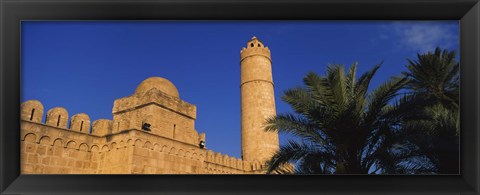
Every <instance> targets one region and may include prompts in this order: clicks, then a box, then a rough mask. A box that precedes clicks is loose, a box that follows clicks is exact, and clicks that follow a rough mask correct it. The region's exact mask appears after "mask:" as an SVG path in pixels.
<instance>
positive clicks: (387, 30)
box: [21, 21, 459, 157]
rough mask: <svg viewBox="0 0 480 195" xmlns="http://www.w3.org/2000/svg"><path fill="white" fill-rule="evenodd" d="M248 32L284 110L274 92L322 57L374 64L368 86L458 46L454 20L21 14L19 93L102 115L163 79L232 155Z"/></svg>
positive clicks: (214, 142) (321, 67)
mask: <svg viewBox="0 0 480 195" xmlns="http://www.w3.org/2000/svg"><path fill="white" fill-rule="evenodd" d="M252 36H257V37H258V38H259V39H260V40H261V41H262V42H263V43H264V44H265V45H266V46H268V47H269V48H270V50H271V52H272V61H273V63H272V68H273V79H274V83H275V95H276V97H275V99H276V100H275V101H276V106H277V113H285V112H290V111H291V109H290V108H289V107H288V105H286V104H285V103H284V102H282V101H281V99H280V97H281V95H282V93H283V91H285V90H286V89H288V88H291V87H295V86H301V85H302V78H303V76H304V75H305V74H306V73H307V72H309V71H314V72H316V73H318V74H324V72H325V70H326V67H327V65H328V64H345V65H346V66H350V65H351V64H352V63H354V62H358V63H359V69H358V73H357V75H360V74H362V73H364V72H365V71H367V70H369V69H371V68H372V67H373V66H374V65H375V64H378V63H380V62H383V65H382V67H381V68H380V70H379V72H378V73H377V75H376V76H375V77H374V80H373V81H372V83H371V88H373V87H376V86H378V85H379V84H380V83H381V82H383V81H385V80H386V79H388V78H389V77H391V76H395V75H399V74H400V72H401V71H403V70H405V65H406V59H407V58H409V59H415V58H416V54H417V52H426V51H430V50H432V49H434V48H435V47H436V46H440V47H442V48H446V49H450V50H456V51H457V52H458V51H459V25H458V21H415V22H413V21H402V22H400V21H368V22H367V21H356V22H354V21H350V22H347V21H343V22H339V21H308V22H307V21H302V22H299V21H289V22H280V21H276V22H273V21H260V22H246V21H242V22H240V21H237V22H219V21H217V22H206V21H204V22H195V21H184V22H178V21H170V22H164V21H163V22H162V21H156V22H146V21H145V22H139V21H130V22H107V21H103V22H98V21H95V22H93V21H89V22H86V21H85V22H59V21H56V22H35V21H29V22H22V71H21V74H22V75H21V78H22V80H21V83H22V94H21V98H22V100H21V101H22V102H23V101H26V100H30V99H36V100H39V101H41V102H42V103H43V105H44V107H45V113H46V111H47V110H49V109H50V108H53V107H56V106H61V107H64V108H66V109H67V110H68V112H69V115H70V116H72V115H74V114H76V113H82V112H83V113H87V114H88V115H89V116H90V119H91V120H92V121H94V120H97V119H101V118H106V119H112V114H111V112H112V107H113V101H114V100H115V99H118V98H122V97H125V96H129V95H131V94H133V93H134V91H135V88H136V87H137V85H138V84H140V82H142V81H143V80H144V79H146V78H148V77H152V76H159V77H164V78H167V79H169V80H170V81H172V82H173V83H174V84H175V86H176V87H177V89H178V90H179V93H180V98H181V99H183V100H185V101H187V102H189V103H192V104H195V105H196V106H197V120H196V123H195V127H196V129H197V131H199V132H206V134H207V147H208V148H209V149H212V150H214V151H216V152H221V153H223V154H228V155H230V156H235V157H240V154H241V151H240V148H241V147H240V146H241V145H240V144H241V142H240V88H239V85H240V62H239V58H240V56H239V55H240V50H241V48H242V47H245V46H246V42H247V41H248V40H250V38H251V37H252ZM280 138H281V142H282V143H283V142H284V141H285V140H286V139H287V137H286V136H283V135H281V136H280Z"/></svg>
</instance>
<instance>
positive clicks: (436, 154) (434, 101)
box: [403, 48, 460, 174]
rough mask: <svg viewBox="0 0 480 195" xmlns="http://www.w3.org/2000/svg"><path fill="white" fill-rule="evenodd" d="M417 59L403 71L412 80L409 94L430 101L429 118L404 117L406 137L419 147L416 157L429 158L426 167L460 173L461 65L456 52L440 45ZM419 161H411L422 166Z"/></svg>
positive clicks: (428, 106) (410, 61) (438, 171)
mask: <svg viewBox="0 0 480 195" xmlns="http://www.w3.org/2000/svg"><path fill="white" fill-rule="evenodd" d="M417 58H418V59H417V60H409V59H408V62H409V65H407V69H408V71H406V72H403V74H404V75H405V76H406V77H407V78H408V79H409V81H408V83H407V85H405V86H406V89H407V90H408V92H407V96H410V99H411V100H414V99H416V100H418V99H420V98H422V99H424V100H426V101H428V102H430V103H428V105H426V106H424V108H423V111H422V112H423V114H424V116H425V117H423V118H416V117H409V119H405V120H404V123H403V124H404V125H403V128H404V130H403V131H404V133H405V135H408V136H406V140H407V141H408V142H409V143H411V144H413V145H415V146H416V147H415V150H416V153H418V156H417V157H416V158H414V159H416V160H418V159H419V158H426V159H428V161H427V162H429V163H430V165H427V164H424V165H426V166H427V167H428V166H430V167H429V169H426V170H430V171H431V172H433V173H447V174H452V173H453V174H456V173H459V137H458V135H459V117H460V114H459V64H458V62H456V60H455V52H454V51H448V50H441V49H440V48H436V49H435V51H434V52H433V53H432V52H428V53H426V54H418V56H417ZM416 162H417V163H410V164H417V165H416V167H421V165H420V164H419V163H418V161H416Z"/></svg>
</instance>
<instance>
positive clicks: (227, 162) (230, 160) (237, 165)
mask: <svg viewBox="0 0 480 195" xmlns="http://www.w3.org/2000/svg"><path fill="white" fill-rule="evenodd" d="M205 162H206V163H207V164H206V169H207V170H209V171H211V172H212V173H226V172H225V170H228V169H234V170H240V171H245V172H249V173H254V172H256V171H262V170H263V169H264V168H265V166H264V165H263V164H261V163H260V162H249V161H244V160H242V159H240V158H235V157H231V156H228V155H226V154H222V153H220V152H214V151H212V150H208V151H207V156H206V158H205ZM227 172H228V171H227Z"/></svg>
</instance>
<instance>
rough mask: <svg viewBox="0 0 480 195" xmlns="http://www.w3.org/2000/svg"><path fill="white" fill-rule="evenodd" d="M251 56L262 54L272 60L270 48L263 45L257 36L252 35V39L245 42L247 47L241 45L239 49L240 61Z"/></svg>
mask: <svg viewBox="0 0 480 195" xmlns="http://www.w3.org/2000/svg"><path fill="white" fill-rule="evenodd" d="M251 56H263V57H266V58H267V59H268V60H270V62H271V61H272V58H271V57H270V49H268V47H265V45H263V43H262V42H261V41H260V40H258V39H257V37H252V39H251V40H250V41H248V42H247V47H246V48H245V47H243V48H242V50H240V62H242V61H243V60H244V59H246V58H248V57H251Z"/></svg>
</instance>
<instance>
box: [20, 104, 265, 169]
mask: <svg viewBox="0 0 480 195" xmlns="http://www.w3.org/2000/svg"><path fill="white" fill-rule="evenodd" d="M21 112H22V117H21V119H22V120H21V138H20V144H21V173H22V174H246V173H247V174H252V173H263V168H264V167H263V165H261V164H260V163H259V162H254V163H253V162H248V161H243V160H241V159H238V158H234V157H230V156H228V155H224V154H221V153H217V152H214V151H212V150H206V149H201V148H200V147H198V145H194V144H191V143H185V142H180V141H178V140H175V139H172V138H169V137H163V136H160V135H155V134H154V133H152V132H145V131H142V130H139V129H125V130H123V131H118V132H115V133H108V132H112V129H111V128H113V125H112V121H110V120H106V119H99V120H96V121H94V122H93V123H91V124H92V125H90V120H89V117H88V115H86V114H80V115H74V116H72V117H71V118H70V126H69V127H68V128H67V122H68V121H69V116H68V112H67V111H66V109H63V108H59V107H56V108H52V109H50V110H49V111H48V114H47V116H46V120H45V122H42V121H43V120H42V118H43V105H42V104H41V103H40V102H38V101H35V100H30V101H27V102H25V103H23V104H22V106H21Z"/></svg>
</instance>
